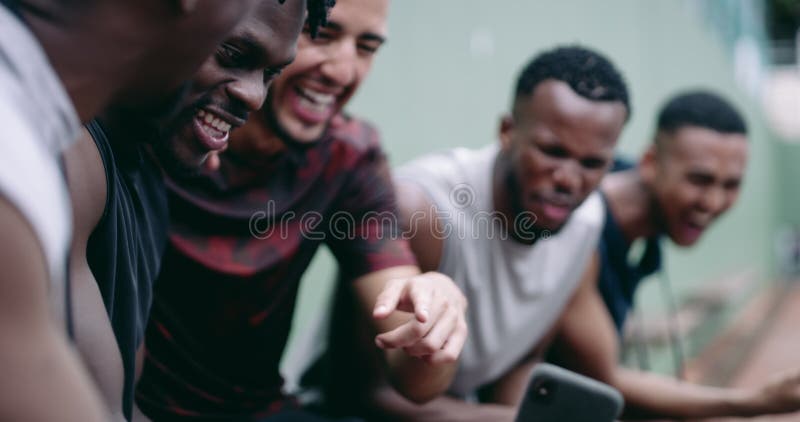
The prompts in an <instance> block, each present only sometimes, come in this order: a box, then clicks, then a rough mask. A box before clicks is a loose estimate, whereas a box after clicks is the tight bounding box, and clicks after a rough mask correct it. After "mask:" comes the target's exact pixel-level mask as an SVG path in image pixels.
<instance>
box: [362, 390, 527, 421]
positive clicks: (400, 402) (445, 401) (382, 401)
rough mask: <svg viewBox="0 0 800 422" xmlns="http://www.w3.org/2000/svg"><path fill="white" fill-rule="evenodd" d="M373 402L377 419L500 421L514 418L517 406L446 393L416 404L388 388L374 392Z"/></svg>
mask: <svg viewBox="0 0 800 422" xmlns="http://www.w3.org/2000/svg"><path fill="white" fill-rule="evenodd" d="M373 401H374V402H373V406H374V407H375V411H374V413H375V415H373V416H374V417H375V418H376V419H378V420H391V421H419V422H439V421H460V422H472V421H474V422H485V421H498V422H503V421H513V420H514V417H515V416H516V414H517V411H516V408H514V407H511V406H505V405H498V404H474V403H467V402H465V401H463V400H459V399H456V398H453V397H448V396H440V397H437V398H435V399H434V400H431V401H430V402H428V403H425V404H415V403H412V402H410V401H408V400H406V399H404V398H403V397H402V396H401V395H400V394H398V393H397V392H396V391H394V390H393V389H392V388H389V387H384V388H382V389H380V390H379V391H378V392H376V393H375V395H374V396H373Z"/></svg>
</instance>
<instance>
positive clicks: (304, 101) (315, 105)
mask: <svg viewBox="0 0 800 422" xmlns="http://www.w3.org/2000/svg"><path fill="white" fill-rule="evenodd" d="M294 93H295V94H297V95H296V101H295V104H294V105H295V107H294V110H295V112H296V114H297V115H298V116H299V117H300V118H301V119H303V120H305V121H306V122H308V123H311V124H318V123H323V122H326V121H327V120H328V119H330V117H331V116H332V115H333V111H334V105H335V104H336V95H334V94H331V93H325V92H320V91H317V90H314V89H311V88H307V87H300V86H297V87H295V88H294Z"/></svg>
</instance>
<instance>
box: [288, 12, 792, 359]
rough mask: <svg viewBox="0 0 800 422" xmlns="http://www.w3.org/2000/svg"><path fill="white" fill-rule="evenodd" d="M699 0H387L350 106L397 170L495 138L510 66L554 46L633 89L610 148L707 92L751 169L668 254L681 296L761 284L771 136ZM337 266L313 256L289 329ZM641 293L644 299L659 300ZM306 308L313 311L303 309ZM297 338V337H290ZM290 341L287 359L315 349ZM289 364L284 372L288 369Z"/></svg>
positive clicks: (769, 223) (639, 140) (639, 142)
mask: <svg viewBox="0 0 800 422" xmlns="http://www.w3.org/2000/svg"><path fill="white" fill-rule="evenodd" d="M699 4H700V2H694V1H676V0H649V1H641V0H615V1H590V0H586V1H577V0H572V1H566V0H565V1H559V2H535V1H525V0H501V1H477V0H394V1H393V2H392V6H391V12H390V15H391V16H390V28H389V30H390V37H389V42H388V43H387V44H386V46H385V47H384V49H383V50H382V51H381V52H380V53H379V54H378V56H377V58H376V60H375V65H374V68H373V71H372V74H371V75H370V77H369V78H368V80H367V81H366V82H365V83H364V85H363V86H362V88H361V90H360V92H359V93H358V95H357V97H356V98H355V99H354V101H353V102H352V104H351V106H350V107H349V110H350V111H351V112H352V113H353V114H357V115H360V116H363V117H365V118H367V119H369V120H371V121H372V122H373V123H375V124H376V125H377V126H378V127H379V128H380V130H381V132H382V135H383V141H384V146H385V148H386V150H387V151H388V153H389V154H390V157H391V159H392V162H393V163H394V164H400V163H403V162H405V161H407V160H409V159H411V158H413V157H415V156H417V155H420V154H423V153H426V152H429V151H433V150H438V149H445V148H450V147H455V146H470V147H479V146H482V145H485V144H487V143H490V142H496V140H495V139H496V138H495V136H494V134H495V132H496V129H497V125H498V119H499V116H500V115H501V114H502V113H503V112H504V111H505V110H506V109H507V106H508V104H509V101H510V93H511V89H512V85H513V81H514V79H515V77H516V74H517V71H518V69H520V68H521V67H522V66H523V64H524V63H526V62H527V61H528V60H529V59H530V58H531V57H532V56H533V55H534V54H536V53H537V52H540V51H542V50H544V49H548V48H551V47H553V46H555V45H557V44H568V43H580V44H584V45H586V46H590V47H592V48H595V49H598V50H600V51H602V52H604V53H605V54H606V55H607V56H609V57H610V58H611V59H612V60H613V61H614V62H615V63H616V64H617V65H618V67H619V68H620V69H621V70H622V71H623V73H624V74H625V76H626V77H627V80H628V82H629V86H630V89H631V92H632V105H633V116H632V120H631V122H630V123H629V124H628V126H627V128H626V130H625V132H624V133H623V136H622V139H621V142H620V145H619V150H620V152H621V153H623V154H627V155H629V156H636V155H638V153H639V152H641V151H642V149H643V148H644V146H645V145H646V144H647V142H648V141H649V139H650V136H651V133H652V130H653V117H654V115H655V113H656V110H657V108H658V106H659V105H660V104H661V103H662V102H663V101H664V100H665V99H666V98H667V97H669V96H670V95H671V94H673V93H675V92H676V90H680V89H684V88H692V87H707V88H711V89H715V90H717V91H719V92H721V93H724V94H725V95H727V96H728V97H729V98H730V99H732V100H733V101H734V102H735V103H736V104H738V105H739V106H740V108H741V109H742V110H743V111H745V112H746V114H747V117H748V121H749V123H750V125H751V129H752V140H753V142H752V149H751V163H750V166H749V169H748V174H747V180H746V183H745V185H744V189H743V193H742V196H741V199H740V202H739V204H738V205H737V206H736V208H735V209H734V210H733V211H731V212H730V213H729V214H728V215H727V216H725V217H724V218H723V219H722V220H721V221H720V222H719V223H718V224H717V225H716V226H715V227H714V228H713V229H712V230H711V231H710V232H709V233H708V234H707V235H706V236H705V238H704V239H703V241H702V243H701V244H700V245H699V246H697V247H696V248H694V249H693V250H692V251H678V250H675V249H672V248H671V249H670V250H669V255H668V263H669V268H668V271H669V274H670V277H671V279H672V280H673V284H674V285H675V288H676V290H677V293H678V296H679V297H680V296H682V295H684V294H685V293H686V292H687V291H688V290H690V289H692V288H694V287H695V286H697V285H698V283H701V282H702V281H704V280H709V279H713V278H718V277H721V276H724V275H726V274H732V273H738V272H741V271H755V272H756V274H758V275H759V277H762V278H764V279H766V278H767V277H768V275H769V272H770V266H771V261H772V258H771V249H770V248H771V246H772V241H771V236H772V233H773V230H774V226H775V221H776V216H777V215H778V211H777V209H776V205H775V200H774V198H775V195H776V192H775V188H774V186H775V183H774V179H775V178H776V171H775V167H774V166H773V165H772V162H773V160H772V157H771V156H772V155H773V154H774V149H775V147H774V143H775V142H774V140H773V139H772V138H771V137H770V135H769V133H768V132H767V130H766V129H765V128H764V125H763V124H762V119H761V117H760V116H759V115H758V113H757V111H756V107H755V106H754V102H753V101H752V100H749V99H748V98H747V97H746V96H745V95H743V94H742V93H741V91H740V90H738V89H737V85H736V83H735V80H734V71H733V66H732V59H731V56H730V54H728V50H730V49H729V48H728V47H727V46H726V40H725V39H723V38H724V35H720V34H722V33H723V31H719V30H718V28H713V27H712V25H709V24H708V21H707V19H706V18H705V17H704V16H705V14H704V13H703V11H701V10H700V8H699V7H698V5H699ZM334 268H335V264H334V263H333V261H332V260H331V259H330V255H328V254H325V255H323V256H322V257H321V258H320V259H317V260H316V261H315V263H314V266H313V267H312V270H311V271H310V272H309V273H308V276H307V277H306V280H305V284H306V285H305V286H304V289H303V293H302V297H303V298H304V300H306V301H307V302H304V303H302V304H301V308H300V311H299V313H298V319H297V320H296V321H297V325H296V327H304V328H303V331H302V332H303V333H306V334H308V333H309V332H310V331H309V329H307V328H305V327H307V326H308V324H309V322H310V321H312V320H314V319H315V318H316V317H315V316H314V311H315V310H316V309H318V308H319V305H318V304H319V303H320V301H322V300H323V299H322V298H323V297H324V296H325V295H326V294H327V293H328V292H329V291H330V285H331V283H330V281H331V279H332V278H333V274H334V272H335V270H334ZM654 290H656V289H652V288H648V289H647V291H646V292H645V293H644V294H643V297H642V298H641V302H642V304H643V305H644V307H645V308H650V307H652V308H658V307H660V306H661V303H662V301H661V300H660V299H659V298H657V294H656V293H657V292H656V291H654ZM312 310H313V311H312ZM295 334H297V333H295ZM299 337H301V336H295V341H297V342H298V343H296V344H295V346H294V348H293V349H292V353H295V352H302V351H306V352H307V351H308V350H306V349H307V348H309V347H311V346H309V345H310V344H312V343H304V342H302V341H301V340H298V338H299ZM289 366H292V365H289Z"/></svg>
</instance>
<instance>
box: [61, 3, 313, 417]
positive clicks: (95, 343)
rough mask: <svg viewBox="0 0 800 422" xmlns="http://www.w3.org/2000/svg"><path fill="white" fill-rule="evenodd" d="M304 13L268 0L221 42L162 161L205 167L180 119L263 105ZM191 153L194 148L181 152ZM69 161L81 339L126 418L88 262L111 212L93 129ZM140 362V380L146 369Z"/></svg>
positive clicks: (93, 369) (117, 413)
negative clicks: (202, 109)
mask: <svg viewBox="0 0 800 422" xmlns="http://www.w3.org/2000/svg"><path fill="white" fill-rule="evenodd" d="M304 12H305V1H303V0H288V1H287V2H286V3H285V4H283V5H280V4H279V3H278V2H277V1H265V2H264V3H263V4H262V5H261V6H259V8H258V9H257V10H256V13H254V14H253V15H252V16H251V17H250V18H249V19H247V20H245V21H244V22H243V23H242V24H241V25H239V26H238V27H237V28H236V29H235V30H234V32H233V33H232V34H231V36H229V37H228V38H227V39H226V40H225V41H224V42H223V43H222V44H220V46H219V48H218V51H217V52H216V53H215V54H214V55H213V56H211V57H210V58H208V59H207V60H206V62H205V63H204V64H203V65H202V66H201V68H200V70H199V71H198V73H197V74H196V75H195V77H194V84H193V91H192V92H191V93H190V94H189V96H188V97H187V99H186V102H185V103H184V104H183V106H182V108H181V110H183V111H186V113H179V115H178V116H179V117H178V118H177V119H176V121H175V123H174V124H172V125H171V126H170V127H171V128H174V129H165V131H170V132H171V133H173V134H174V136H173V137H171V138H169V139H165V140H160V141H157V142H161V143H162V144H165V145H167V146H168V148H165V149H164V151H165V154H166V155H165V156H164V157H162V158H163V159H165V160H172V161H176V162H180V163H181V164H182V166H185V167H191V166H197V165H199V163H200V162H201V161H202V159H203V158H204V157H205V155H206V154H208V152H209V151H208V150H202V149H199V148H196V145H197V142H196V141H195V139H193V138H192V137H191V134H192V133H193V132H192V131H191V130H183V129H184V126H187V125H189V124H190V123H187V122H186V121H185V120H181V119H180V116H182V115H188V116H190V117H191V116H193V115H194V114H195V113H196V106H195V103H196V101H197V99H198V98H206V99H207V100H206V101H204V104H214V105H215V106H216V107H218V110H220V111H219V113H225V111H224V110H226V109H228V108H230V107H233V106H232V104H235V105H236V107H240V109H238V111H237V113H239V112H241V113H245V114H246V113H248V112H252V111H255V110H257V109H258V108H259V107H261V104H262V103H263V101H264V99H265V97H266V92H267V89H268V87H269V84H270V83H271V81H272V78H273V77H274V75H275V74H277V73H279V72H280V70H281V69H282V68H283V67H284V66H286V64H288V63H289V62H291V60H292V59H293V57H294V54H295V49H296V42H297V37H298V35H299V34H300V30H301V28H302V23H303V19H304V16H305V14H304ZM234 49H235V52H234V51H232V50H234ZM107 122H108V123H109V124H110V125H111V127H112V128H115V129H119V128H130V127H136V126H137V121H136V120H135V118H133V117H132V116H131V115H130V114H129V113H126V114H125V115H124V116H118V115H116V116H115V115H109V118H108V120H107ZM109 132H110V133H115V134H116V133H124V134H126V136H128V137H129V138H130V139H127V140H128V141H129V142H141V141H142V139H143V138H141V137H140V138H139V139H135V138H136V136H135V134H137V133H138V132H137V131H136V130H135V129H134V130H121V131H111V130H110V131H109ZM182 146H190V148H181V147H182ZM187 151H188V152H189V153H186V154H182V152H187ZM170 153H171V154H170ZM65 162H66V167H67V173H68V176H69V177H68V179H69V188H70V194H71V196H72V202H73V216H74V224H75V235H74V237H73V244H72V256H71V257H70V260H71V266H70V268H71V271H72V272H71V275H72V280H73V283H72V291H73V300H74V304H75V316H76V318H75V325H76V341H77V344H78V348H79V350H80V352H81V354H82V356H83V358H84V361H85V362H86V363H87V366H88V367H89V370H90V373H91V374H92V376H93V378H94V379H95V381H96V382H97V384H98V386H100V389H101V391H102V393H103V397H104V399H105V401H106V403H107V405H108V407H109V408H110V409H112V412H113V413H114V417H115V418H116V420H123V417H122V408H121V406H122V390H123V382H124V376H123V370H122V360H121V356H120V354H119V350H118V349H117V343H116V340H115V337H114V333H113V331H112V329H111V325H110V321H109V319H108V315H107V313H106V310H105V306H104V304H103V301H102V297H101V295H100V290H99V289H98V284H97V283H98V282H103V280H95V279H94V276H93V275H92V272H91V270H90V269H89V265H88V262H87V260H86V245H87V241H88V238H89V236H90V235H91V233H92V231H94V229H95V227H96V226H97V224H98V223H99V221H100V218H101V217H102V215H103V212H104V207H105V202H106V189H107V186H106V183H105V182H106V177H105V169H104V167H103V162H102V159H101V158H100V155H99V152H98V150H97V146H96V145H95V143H94V141H93V140H92V139H91V138H90V137H89V135H88V133H84V136H83V137H82V139H81V140H80V141H79V143H78V145H76V146H75V148H72V149H71V150H70V151H68V152H67V153H66V154H65ZM142 282H152V280H142ZM141 350H142V349H141V348H140V352H141ZM138 363H139V362H137V377H138V373H139V370H141V366H140V365H138Z"/></svg>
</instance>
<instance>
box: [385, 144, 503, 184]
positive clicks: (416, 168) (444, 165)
mask: <svg viewBox="0 0 800 422" xmlns="http://www.w3.org/2000/svg"><path fill="white" fill-rule="evenodd" d="M495 156H496V148H495V147H494V146H488V147H484V148H479V149H470V148H464V147H458V148H452V149H447V150H442V151H436V152H432V153H428V154H425V155H422V156H420V157H417V158H415V159H413V160H411V161H409V162H407V163H405V164H403V165H402V166H400V167H398V168H397V169H396V171H395V174H396V176H397V177H398V178H400V179H408V180H410V181H419V182H421V183H427V182H429V181H431V177H433V178H435V179H440V180H442V181H448V182H449V183H450V184H453V185H455V184H462V183H469V182H470V181H472V179H474V178H475V176H477V177H478V178H481V179H483V178H485V177H490V174H477V175H476V173H486V172H487V171H489V172H490V171H491V167H492V163H493V162H494V158H495Z"/></svg>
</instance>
